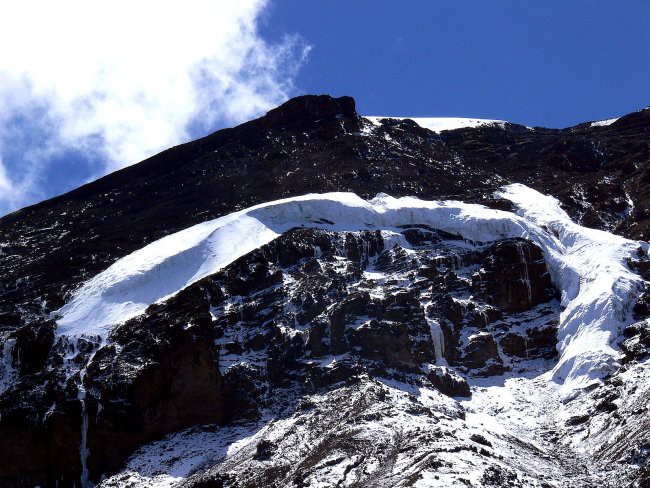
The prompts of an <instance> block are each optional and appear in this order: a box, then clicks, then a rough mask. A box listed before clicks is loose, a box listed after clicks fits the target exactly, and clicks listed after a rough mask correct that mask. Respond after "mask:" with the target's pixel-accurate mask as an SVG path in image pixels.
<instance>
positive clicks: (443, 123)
mask: <svg viewBox="0 0 650 488" xmlns="http://www.w3.org/2000/svg"><path fill="white" fill-rule="evenodd" d="M364 118H366V119H368V120H369V121H370V122H372V123H373V124H374V125H381V124H380V122H379V121H380V120H382V119H392V120H405V119H409V120H412V121H414V122H415V123H416V124H418V125H419V126H420V127H423V128H425V129H429V130H430V131H433V132H436V133H440V132H442V131H443V130H455V129H469V128H474V127H482V126H487V125H493V126H498V127H501V128H503V127H504V125H505V124H506V123H507V122H506V121H504V120H490V119H470V118H465V117H381V116H364Z"/></svg>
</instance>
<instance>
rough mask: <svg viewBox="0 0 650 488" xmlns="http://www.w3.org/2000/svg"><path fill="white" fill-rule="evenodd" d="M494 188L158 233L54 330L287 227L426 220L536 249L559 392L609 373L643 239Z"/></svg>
mask: <svg viewBox="0 0 650 488" xmlns="http://www.w3.org/2000/svg"><path fill="white" fill-rule="evenodd" d="M498 196H500V197H502V198H506V199H508V200H510V201H512V202H513V204H514V205H515V207H516V209H517V212H516V214H513V213H510V212H504V211H499V210H493V209H489V208H486V207H484V206H481V205H475V204H466V203H462V202H456V201H444V202H438V201H423V200H419V199H417V198H413V197H403V198H393V197H390V196H388V195H384V194H380V195H378V196H377V197H375V198H374V199H372V200H370V201H366V200H363V199H361V198H360V197H358V196H357V195H355V194H352V193H326V194H310V195H304V196H300V197H295V198H288V199H284V200H278V201H274V202H269V203H264V204H261V205H257V206H254V207H251V208H248V209H245V210H241V211H238V212H234V213H231V214H229V215H226V216H223V217H220V218H218V219H215V220H211V221H208V222H204V223H201V224H198V225H195V226H193V227H190V228H188V229H185V230H182V231H180V232H177V233H175V234H171V235H169V236H166V237H164V238H162V239H160V240H158V241H155V242H153V243H151V244H149V245H147V246H146V247H144V248H142V249H140V250H138V251H136V252H134V253H132V254H130V255H128V256H126V257H124V258H122V259H120V260H118V261H116V262H115V263H114V264H113V265H111V266H110V267H109V268H108V269H106V270H105V271H103V272H102V273H100V274H98V275H97V276H95V277H94V278H92V279H91V280H89V281H88V282H86V283H85V284H84V285H83V286H82V287H81V288H80V289H79V290H77V292H76V293H75V294H74V295H73V296H72V298H71V299H70V301H69V302H68V303H67V304H66V305H65V306H63V307H62V308H61V309H60V310H58V311H57V312H56V315H57V317H58V333H59V334H61V335H68V336H79V335H83V334H98V335H100V336H102V337H105V336H106V335H107V334H108V333H109V332H110V330H111V329H112V328H113V327H114V326H115V325H117V324H119V323H122V322H124V321H126V320H128V319H129V318H132V317H135V316H137V315H139V314H141V313H143V312H144V311H145V309H146V308H147V306H149V305H150V304H152V303H154V302H157V301H160V300H164V299H166V298H168V297H170V296H172V295H174V294H175V293H177V292H178V291H180V290H181V289H183V288H185V287H187V286H188V285H190V284H192V283H194V282H196V281H198V280H200V279H201V278H203V277H206V276H209V275H211V274H214V273H215V272H217V271H219V270H220V269H222V268H223V267H225V266H227V265H228V264H230V263H232V262H233V261H235V260H236V259H237V258H239V257H241V256H243V255H245V254H247V253H248V252H251V251H253V250H254V249H256V248H258V247H261V246H263V245H265V244H267V243H269V242H270V241H272V240H273V239H275V238H276V237H278V236H279V235H281V234H282V233H283V232H286V231H288V230H290V229H292V228H295V227H309V228H319V229H326V230H334V231H360V230H395V231H399V229H400V227H402V226H411V225H416V224H419V225H427V226H430V227H433V228H436V229H439V230H442V231H445V232H449V233H452V234H455V235H459V236H461V237H463V238H464V239H467V240H470V241H473V242H490V241H495V240H499V239H504V238H508V237H521V238H526V239H530V240H531V241H533V242H535V243H536V244H537V245H539V246H540V247H541V249H542V250H543V253H544V256H545V259H546V261H547V264H548V267H549V270H550V272H551V274H552V278H553V281H554V283H555V285H556V286H557V288H558V289H559V290H560V292H561V296H562V306H563V311H562V313H561V316H560V324H559V332H558V350H559V356H560V358H559V361H558V364H557V366H556V367H555V369H554V370H553V379H554V380H555V381H556V382H558V383H561V384H562V385H563V387H562V388H563V389H565V392H566V393H569V392H570V391H573V390H576V389H578V388H581V387H584V386H586V384H588V383H589V382H593V381H594V380H596V379H598V378H601V377H603V376H605V375H607V374H608V373H610V372H611V371H612V368H613V367H615V365H616V361H617V359H618V357H619V352H618V351H617V350H616V348H615V346H613V345H612V342H613V341H614V340H615V339H616V338H617V336H618V335H619V333H620V332H621V330H622V328H623V327H624V326H625V325H626V324H627V323H628V322H629V321H630V319H629V317H630V308H631V306H632V305H633V302H634V301H635V299H636V297H637V295H638V292H639V289H640V287H641V286H642V280H641V278H640V277H639V276H638V275H636V274H634V273H633V272H631V271H630V270H629V269H628V268H627V266H626V260H627V259H628V258H629V257H631V256H634V255H636V253H637V250H638V249H639V248H640V247H641V248H644V250H645V251H648V244H647V243H642V242H636V241H631V240H628V239H625V238H622V237H619V236H616V235H613V234H609V233H607V232H603V231H598V230H593V229H588V228H585V227H582V226H579V225H577V224H575V223H573V222H572V221H571V219H570V218H569V217H568V215H567V214H566V213H565V212H564V211H563V210H562V209H561V208H560V206H559V203H558V202H557V200H556V199H555V198H553V197H549V196H545V195H543V194H541V193H539V192H537V191H535V190H532V189H530V188H528V187H526V186H524V185H520V184H513V185H509V186H506V187H504V188H503V189H502V190H501V191H500V192H498Z"/></svg>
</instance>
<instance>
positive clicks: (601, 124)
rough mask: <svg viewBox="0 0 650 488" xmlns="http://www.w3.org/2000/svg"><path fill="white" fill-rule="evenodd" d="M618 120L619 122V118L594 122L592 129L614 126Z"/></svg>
mask: <svg viewBox="0 0 650 488" xmlns="http://www.w3.org/2000/svg"><path fill="white" fill-rule="evenodd" d="M617 120H618V117H617V118H614V119H607V120H598V121H596V122H592V123H591V126H590V127H606V126H608V125H612V124H613V123H614V122H616V121H617Z"/></svg>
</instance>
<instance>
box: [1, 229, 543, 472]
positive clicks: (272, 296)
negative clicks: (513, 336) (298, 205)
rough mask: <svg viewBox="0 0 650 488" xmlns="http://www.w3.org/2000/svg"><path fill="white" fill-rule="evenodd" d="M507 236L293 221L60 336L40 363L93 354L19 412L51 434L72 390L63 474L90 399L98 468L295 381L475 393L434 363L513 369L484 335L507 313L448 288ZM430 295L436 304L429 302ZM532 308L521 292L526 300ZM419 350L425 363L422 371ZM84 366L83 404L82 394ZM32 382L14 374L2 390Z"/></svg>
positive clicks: (249, 409)
mask: <svg viewBox="0 0 650 488" xmlns="http://www.w3.org/2000/svg"><path fill="white" fill-rule="evenodd" d="M516 242H517V243H519V241H516ZM411 243H414V244H411ZM525 244H526V245H527V246H532V245H530V244H529V243H525ZM503 245H504V244H503V243H497V244H491V245H476V246H468V245H467V244H466V243H464V242H462V241H458V240H457V239H456V238H455V237H452V236H448V235H445V234H442V233H437V232H435V231H432V230H428V229H405V230H404V233H403V240H402V241H401V244H399V242H398V243H397V244H395V243H393V244H390V245H387V244H386V241H385V239H384V235H383V233H381V232H368V231H366V232H355V233H334V232H328V231H323V230H306V229H296V230H293V231H291V232H289V233H287V234H284V235H282V236H281V237H279V238H278V239H276V240H275V241H272V242H271V243H270V244H268V245H266V246H264V247H262V248H260V249H258V250H256V251H253V252H252V253H250V254H248V255H246V256H244V257H242V258H240V259H238V260H237V261H235V262H234V263H232V264H231V265H229V266H228V267H226V268H225V269H223V270H222V271H220V272H219V273H217V274H216V275H213V276H211V277H208V278H205V279H203V280H201V281H199V282H197V283H195V284H194V285H192V286H190V287H188V288H186V289H185V290H183V291H181V292H180V293H178V294H177V295H175V296H174V297H173V298H171V299H169V300H168V301H166V302H164V303H162V304H156V305H152V306H151V307H149V309H148V310H147V312H146V313H145V314H144V315H142V316H140V317H137V318H135V319H132V320H130V321H128V322H127V323H125V324H124V325H122V326H120V327H118V328H117V329H115V330H114V332H113V333H112V335H111V336H110V339H109V341H108V343H107V344H106V345H103V346H102V345H100V344H98V343H97V342H93V341H92V339H88V340H80V341H79V342H77V343H76V344H67V343H65V342H61V340H59V342H58V343H57V345H56V346H55V347H54V348H53V351H54V352H53V355H52V356H51V357H50V358H49V362H50V364H53V363H59V364H64V363H65V361H66V360H65V359H64V357H71V356H70V354H69V352H68V351H69V350H70V348H72V347H74V348H75V349H76V351H77V352H76V353H75V354H73V355H72V358H73V359H72V361H71V366H68V367H69V368H72V370H74V368H75V367H76V368H77V369H78V368H79V367H82V366H83V364H85V361H89V365H88V367H87V368H85V370H84V374H83V378H79V377H71V378H70V379H69V380H68V382H67V383H65V382H64V383H62V386H61V387H62V389H61V390H60V391H56V389H55V392H56V393H55V394H56V396H55V397H54V398H52V397H51V396H47V395H45V394H44V393H38V394H36V397H37V399H36V400H34V408H36V411H35V417H33V418H31V419H29V420H27V419H25V420H23V421H22V422H27V425H29V429H30V431H31V432H32V434H31V437H34V436H39V437H37V438H35V439H34V442H37V439H47V438H48V435H49V434H48V431H47V429H46V425H47V424H44V423H42V421H41V420H39V419H40V418H41V416H42V415H43V413H44V411H45V410H48V409H52V408H55V410H56V411H62V409H63V405H69V407H68V408H69V413H67V414H66V413H65V411H62V414H61V415H62V420H64V421H65V422H67V425H68V429H72V430H73V431H74V435H71V436H70V437H69V438H68V444H67V446H66V447H65V448H64V447H61V448H60V452H61V454H63V453H65V455H66V456H67V458H68V460H69V461H68V465H69V466H71V468H70V474H68V475H62V474H61V475H60V474H58V473H62V471H56V473H57V476H58V477H61V476H64V478H63V480H62V481H64V480H65V479H69V480H73V479H74V473H75V472H76V473H78V472H79V471H78V470H79V469H80V459H81V458H80V456H79V442H80V432H81V427H80V421H81V419H82V415H83V412H85V415H87V419H88V423H87V428H86V429H87V430H86V434H85V435H86V437H87V448H88V449H89V452H90V455H89V456H88V457H87V468H88V472H89V475H90V479H91V480H97V479H98V478H99V476H100V475H101V474H102V473H114V472H115V471H116V470H117V469H118V468H119V467H120V465H121V463H123V462H124V460H125V459H126V458H127V457H128V456H129V455H130V454H131V453H132V452H133V451H134V450H135V449H136V448H137V447H138V446H140V445H142V444H143V443H146V442H149V441H151V440H155V439H157V438H159V437H160V436H162V435H165V434H168V433H170V432H174V431H177V430H179V429H182V428H185V427H189V426H194V425H200V424H206V423H211V424H221V425H229V424H231V423H232V422H236V421H242V420H246V419H249V420H255V419H258V418H259V417H260V415H261V412H262V411H263V410H264V409H267V408H270V407H272V408H275V409H279V408H280V407H282V405H284V407H285V408H294V407H292V405H294V404H295V403H296V402H297V398H299V397H300V395H302V394H306V393H314V392H317V391H319V390H321V389H327V388H331V387H333V386H334V385H341V384H348V385H350V384H354V383H355V382H358V381H360V378H362V377H367V376H368V375H370V376H371V377H383V378H391V379H393V380H399V381H404V380H408V381H413V382H415V383H417V384H420V385H422V386H428V387H431V388H435V389H437V390H439V391H440V392H441V393H443V394H445V395H449V396H453V397H469V396H470V395H471V392H470V389H469V385H468V383H467V381H466V379H465V378H463V377H462V376H460V375H458V374H457V373H455V372H454V371H453V370H451V369H449V368H447V367H443V366H433V364H435V363H436V362H437V361H443V362H445V361H446V362H448V363H449V364H452V365H453V364H456V365H458V366H462V367H463V368H465V369H464V371H466V373H467V374H468V375H475V376H487V375H493V374H500V373H502V372H503V371H505V370H507V369H508V367H507V366H506V365H504V362H503V359H502V357H501V353H500V352H499V350H498V346H497V343H496V341H495V339H494V337H493V335H492V334H497V335H498V332H497V330H496V329H494V326H495V325H496V324H501V328H505V329H506V330H507V329H509V326H508V325H506V324H507V323H506V322H504V320H505V319H506V318H507V315H506V313H501V312H499V313H498V314H497V313H494V312H493V310H495V309H493V308H491V305H489V304H488V303H486V302H481V301H478V302H468V303H467V305H463V306H461V307H460V308H454V304H458V303H461V302H459V301H458V298H457V297H460V296H464V295H465V294H467V293H468V292H469V291H470V289H471V287H472V286H473V285H472V280H471V270H472V269H475V268H476V267H477V266H478V267H485V266H487V265H488V263H492V262H493V261H494V255H495V253H498V252H500V251H499V249H500V248H501V247H503ZM391 246H392V247H391ZM533 248H534V247H531V249H533ZM538 273H539V274H542V275H544V274H545V273H546V268H545V266H544V265H543V262H542V264H541V265H539V266H537V267H531V272H530V275H529V276H530V277H531V279H532V280H539V279H540V278H539V276H537V274H538ZM486 299H487V298H486ZM431 300H433V303H434V305H433V306H431V305H427V302H430V301H431ZM445 304H448V305H445ZM448 307H451V310H452V311H451V312H450V311H449V310H448ZM534 308H535V307H534V306H533V304H530V306H529V307H528V308H527V311H528V312H530V311H531V310H533V309H534ZM481 310H487V312H486V313H485V314H484V315H485V316H486V317H488V320H487V323H486V321H483V320H478V319H477V317H479V316H481V312H480V311H481ZM490 311H492V312H490ZM450 313H451V315H449V314H450ZM431 321H434V322H436V323H440V324H441V328H440V331H441V333H442V335H443V336H442V337H441V336H436V337H434V334H433V330H432V328H431V325H430V322H431ZM46 325H47V324H46ZM44 327H45V326H44ZM486 328H487V330H489V331H486ZM46 330H51V325H50V329H46ZM479 330H481V332H478V331H479ZM471 334H475V335H474V336H471V337H470V338H469V340H467V341H466V342H463V339H462V337H463V336H464V335H471ZM476 338H481V340H477V339H476ZM435 341H439V342H440V343H439V344H437V345H436V342H435ZM442 342H444V346H443V344H442ZM436 348H438V349H436ZM438 350H439V351H440V352H436V351H438ZM437 354H440V355H441V357H439V358H438V357H437V356H436V355H437ZM332 358H335V359H334V360H332ZM68 361H70V360H68ZM332 361H333V362H332ZM427 364H429V365H430V371H429V373H428V375H423V374H422V370H423V367H424V366H425V365H427ZM80 382H81V383H82V384H83V391H84V392H85V394H84V396H83V399H84V403H83V405H82V406H81V407H83V408H84V409H85V410H83V411H82V408H81V407H80V403H79V401H78V400H77V398H80V396H79V395H80V394H79V391H80V390H79V388H80V387H79V384H80ZM35 383H36V384H37V380H36V379H34V378H31V377H29V376H23V377H21V380H20V381H19V382H18V383H17V384H16V385H15V386H14V388H15V390H14V392H13V393H12V394H13V395H15V394H17V393H18V392H21V391H23V389H27V388H30V387H31V386H32V385H34V384H35ZM21 394H22V393H21ZM7 398H8V397H6V396H5V399H7ZM62 402H63V403H62ZM18 414H19V413H18V412H17V413H16V415H18ZM9 420H11V419H9ZM12 425H14V424H13V421H12V423H11V424H7V423H5V416H4V415H3V417H2V418H1V419H0V433H2V434H3V439H9V438H14V439H15V435H16V433H15V427H12ZM12 429H13V430H12ZM70 439H73V441H72V442H70V441H69V440H70ZM49 442H51V441H49ZM267 447H268V446H267ZM260 449H261V450H260V454H259V455H258V454H256V456H258V457H260V456H262V457H263V456H266V455H269V456H270V454H269V452H271V451H269V449H271V448H270V447H268V449H267V448H263V449H262V448H260ZM265 453H266V454H265ZM34 455H35V454H34V453H32V454H28V453H27V452H25V453H23V459H22V461H20V462H18V461H16V463H15V464H13V465H12V466H11V467H7V469H9V471H7V472H6V475H5V479H6V480H10V479H15V476H18V475H17V474H16V473H18V472H22V470H24V469H26V467H27V466H39V465H38V463H36V462H35V461H34V459H33V456H34ZM42 457H46V454H45V453H44V454H42ZM50 462H51V463H53V466H56V463H57V462H58V461H56V460H54V461H50ZM23 466H25V468H23ZM16 467H17V468H18V471H16V470H15V469H16ZM48 469H49V468H48ZM51 469H53V470H56V468H55V467H52V468H51ZM40 476H42V477H43V478H40V479H42V480H47V479H48V478H47V476H50V475H47V474H43V473H41V474H40ZM65 476H68V478H65ZM41 482H43V481H41ZM44 484H47V483H44Z"/></svg>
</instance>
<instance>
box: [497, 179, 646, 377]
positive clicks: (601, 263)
mask: <svg viewBox="0 0 650 488" xmlns="http://www.w3.org/2000/svg"><path fill="white" fill-rule="evenodd" d="M498 196H501V197H503V198H507V199H509V200H511V201H512V202H513V203H514V204H515V206H516V207H517V214H518V215H520V216H521V217H523V218H525V219H526V220H527V221H529V222H530V223H532V224H533V225H535V226H538V227H539V228H546V229H548V231H549V232H550V233H551V234H552V235H553V236H554V239H553V241H555V242H554V243H553V245H551V246H546V247H545V246H542V248H543V250H544V253H545V257H546V259H547V261H548V263H549V268H550V269H551V270H552V272H553V273H554V276H553V279H554V282H555V284H556V286H557V287H558V288H559V290H560V291H561V293H562V306H563V307H564V310H563V311H562V313H561V315H560V325H559V331H558V342H559V344H558V349H559V351H560V353H561V356H560V361H559V363H558V365H557V366H556V368H555V370H554V379H556V380H558V381H565V380H567V379H569V380H572V381H573V382H574V383H575V382H576V381H578V383H580V382H583V381H584V380H590V379H593V378H596V377H599V376H604V375H606V374H607V373H608V372H611V369H612V367H613V366H614V364H615V361H616V359H617V358H618V357H619V353H618V351H617V350H616V349H615V346H613V345H612V343H613V342H614V341H615V339H616V338H617V337H618V336H619V334H620V333H621V332H622V328H623V327H624V326H625V325H626V324H628V323H630V322H631V307H632V305H633V304H634V302H635V301H636V299H637V297H638V295H639V293H640V292H641V287H642V285H643V280H642V279H641V277H640V276H639V275H637V274H635V273H633V272H632V271H630V269H629V268H628V267H627V264H626V262H627V259H628V258H629V257H631V256H635V255H636V254H637V250H638V249H639V248H643V249H644V252H646V253H647V252H648V247H649V246H648V243H644V242H637V241H631V240H629V239H625V238H623V237H620V236H617V235H614V234H610V233H608V232H604V231H600V230H596V229H589V228H587V227H582V226H580V225H577V224H575V223H574V222H572V221H571V219H570V218H569V216H568V215H567V214H566V212H564V211H563V210H562V209H561V208H560V205H559V202H558V201H557V200H556V199H555V198H553V197H551V196H546V195H542V194H541V193H538V192H536V191H534V190H531V189H530V188H528V187H526V186H524V185H520V184H514V185H509V186H507V187H505V188H504V189H503V190H502V191H501V192H499V193H498ZM533 240H535V239H533ZM575 386H577V385H575Z"/></svg>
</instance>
